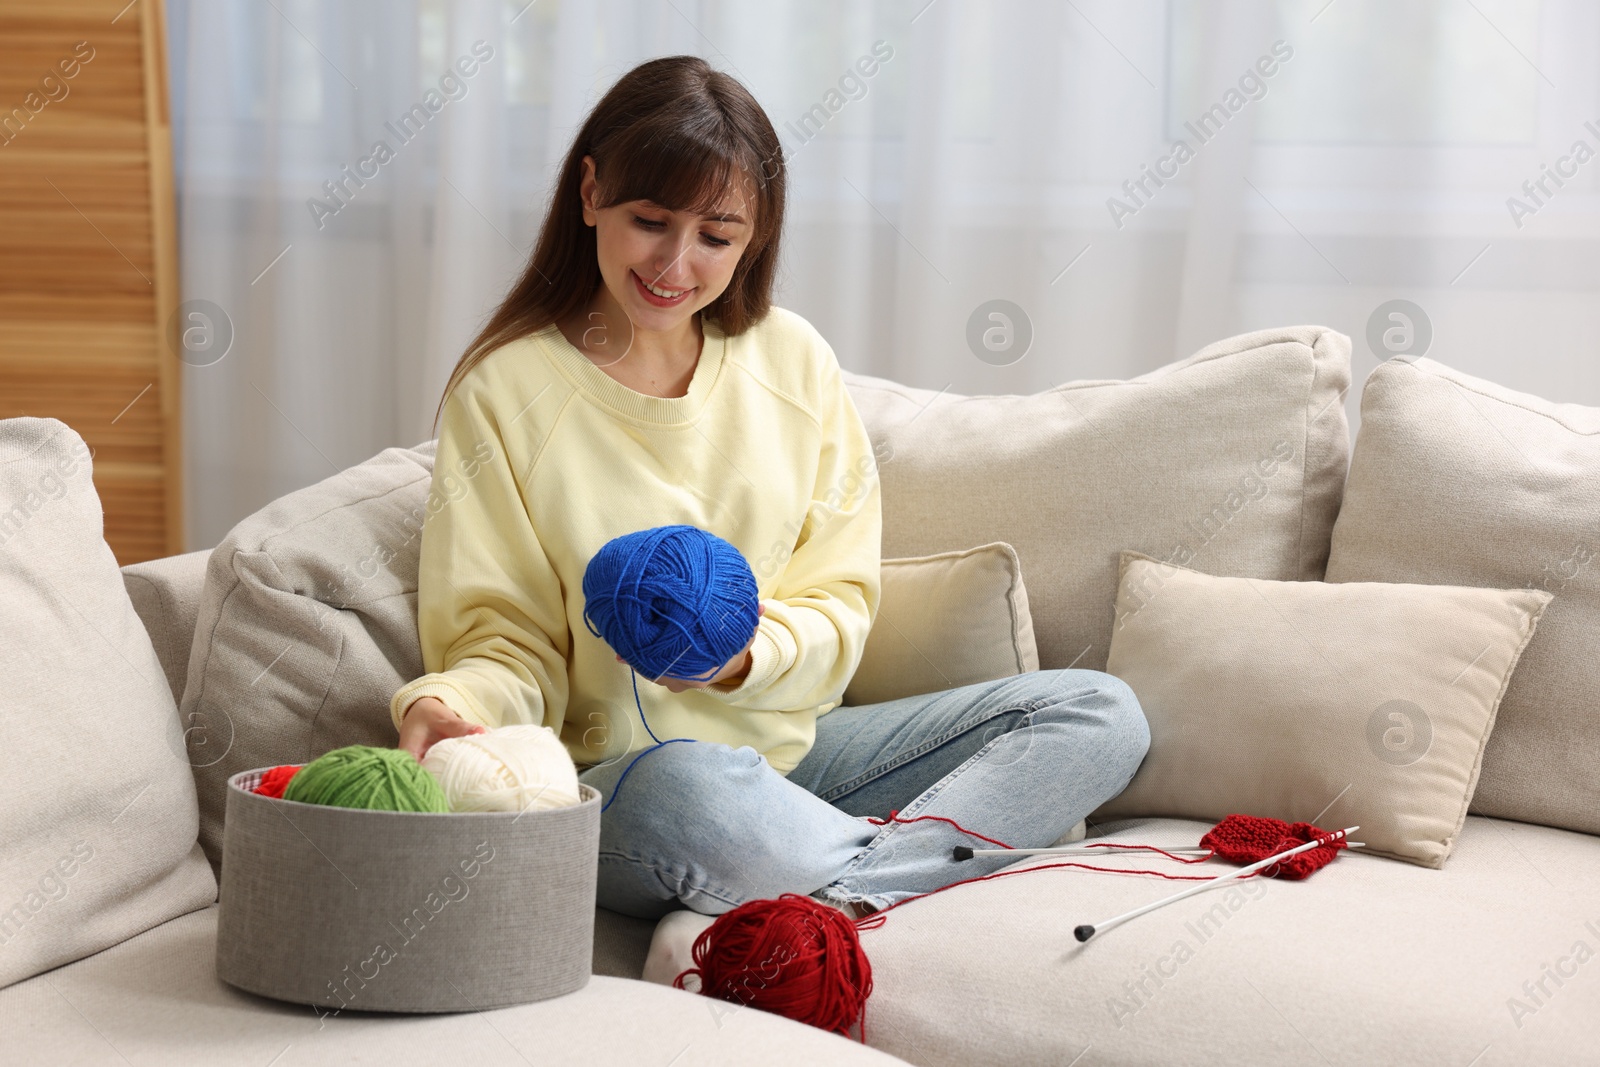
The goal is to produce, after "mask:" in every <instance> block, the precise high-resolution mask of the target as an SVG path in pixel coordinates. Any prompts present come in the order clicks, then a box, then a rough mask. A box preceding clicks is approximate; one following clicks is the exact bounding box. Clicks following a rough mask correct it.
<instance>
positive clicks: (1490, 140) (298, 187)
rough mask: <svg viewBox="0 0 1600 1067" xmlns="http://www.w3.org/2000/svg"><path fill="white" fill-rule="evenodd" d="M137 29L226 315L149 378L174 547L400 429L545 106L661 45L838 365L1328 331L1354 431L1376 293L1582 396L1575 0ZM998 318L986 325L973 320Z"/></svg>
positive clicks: (494, 231) (521, 253)
mask: <svg viewBox="0 0 1600 1067" xmlns="http://www.w3.org/2000/svg"><path fill="white" fill-rule="evenodd" d="M168 11H169V21H170V33H171V35H172V38H173V40H172V45H171V48H170V55H171V56H172V64H173V72H172V74H173V105H174V121H175V127H176V131H177V151H178V161H177V162H178V173H179V193H180V211H179V218H180V231H181V246H182V263H183V287H184V297H185V299H186V300H197V301H208V302H210V304H211V305H214V307H215V308H216V309H220V314H223V315H226V316H227V319H228V322H229V323H231V327H232V332H233V343H232V347H231V349H230V350H229V351H228V353H227V355H226V356H224V357H223V358H221V359H217V360H214V361H209V357H208V359H207V360H201V359H192V360H191V363H192V364H193V365H191V366H189V367H187V368H186V371H185V373H186V378H185V406H186V434H187V438H186V439H187V452H188V462H189V467H188V475H189V480H188V502H189V516H190V518H189V529H188V536H189V541H190V544H191V545H192V546H194V547H204V546H208V545H212V544H215V543H216V542H217V541H218V540H219V539H220V538H221V537H222V536H223V535H224V534H225V533H226V532H227V530H228V528H229V527H230V526H231V525H232V524H233V523H234V522H236V521H238V520H239V519H240V518H242V517H243V516H244V515H246V514H248V513H249V512H250V511H252V510H254V509H256V508H259V507H261V506H262V505H264V504H266V503H267V502H269V501H270V500H272V499H273V498H274V497H276V496H278V495H281V494H283V493H286V492H289V491H291V490H293V489H296V488H299V487H301V486H304V485H307V484H310V483H311V482H313V481H316V480H318V479H320V478H323V477H326V476H327V475H329V474H331V473H333V472H335V471H337V470H340V469H343V468H344V467H346V466H349V465H351V464H353V463H357V462H360V461H361V460H363V459H365V458H367V457H368V456H370V455H372V454H373V453H375V452H377V451H378V450H380V449H382V448H384V447H387V446H389V445H396V444H399V445H409V444H414V443H416V442H418V441H421V440H424V439H426V438H427V437H428V436H429V435H430V432H431V431H430V426H431V421H432V417H433V413H434V408H435V406H436V404H437V402H438V399H439V391H440V389H441V388H442V386H443V383H444V381H445V379H446V377H447V375H448V373H449V370H450V368H451V367H452V366H453V365H454V363H455V361H456V359H457V358H458V357H459V355H460V354H461V350H462V348H463V347H464V345H465V344H466V342H467V341H468V340H469V339H470V337H471V336H472V334H473V333H474V332H475V330H476V328H477V326H478V325H479V323H480V322H481V321H482V320H483V318H484V317H485V316H486V315H487V314H488V313H489V311H490V310H491V309H492V308H493V307H494V306H495V304H496V303H497V302H498V301H499V299H500V297H501V295H502V294H503V292H504V289H505V287H506V286H507V284H508V283H509V282H510V280H511V279H512V277H513V276H514V275H515V274H516V273H517V271H518V270H519V269H520V267H521V266H522V264H523V263H524V262H525V260H526V257H527V254H528V252H529V251H530V250H531V247H532V243H533V240H534V238H535V235H536V233H537V228H538V223H539V220H540V218H541V216H542V212H543V206H544V196H545V193H546V188H547V183H548V180H549V177H550V175H551V173H552V171H553V169H554V167H555V165H556V163H557V162H558V161H559V159H560V158H561V156H562V154H563V153H564V152H565V150H566V148H567V145H568V143H569V139H570V137H571V135H572V132H573V130H574V129H575V127H576V125H577V123H578V122H579V121H580V120H581V118H582V116H583V115H584V113H585V111H586V110H587V108H588V107H589V106H590V104H591V103H592V102H593V101H594V100H595V99H597V98H598V96H599V94H600V93H602V92H603V91H604V90H605V89H606V88H607V87H608V86H609V85H610V84H611V83H612V82H613V81H614V80H615V79H616V78H617V77H618V76H619V75H620V74H622V73H623V72H624V71H626V70H627V69H628V68H630V67H631V66H633V65H634V64H635V63H637V62H640V61H642V60H644V59H646V58H649V57H652V56H656V55H663V54H671V53H683V52H690V53H696V54H700V55H703V56H705V57H706V58H707V59H709V60H710V61H711V62H712V63H713V64H715V65H717V66H719V67H721V68H722V69H725V70H727V71H728V72H730V73H732V74H734V75H735V76H736V77H739V78H740V79H742V80H743V81H744V82H745V84H746V85H748V86H749V87H750V89H751V90H752V92H753V93H754V94H755V96H756V97H757V99H759V100H760V101H761V102H762V104H763V106H765V107H766V108H767V110H768V113H769V114H770V115H771V117H772V119H773V123H774V125H775V126H776V127H777V129H778V130H779V133H780V136H781V137H782V138H783V140H784V143H785V146H786V148H787V150H788V153H789V165H790V173H791V200H790V223H789V226H788V230H787V233H786V235H785V241H786V250H785V255H784V265H783V270H782V272H781V277H780V292H779V303H781V304H782V305H784V306H786V307H789V308H792V309H794V310H795V311H798V312H799V313H800V314H802V315H805V316H806V317H807V318H808V319H810V320H811V321H812V322H813V323H814V324H816V326H817V327H818V328H819V329H820V330H821V331H822V333H823V335H824V336H825V337H827V338H828V339H829V341H830V342H831V343H832V344H833V346H834V348H835V350H836V351H837V352H838V354H839V358H840V361H841V362H842V363H843V364H844V365H845V366H846V367H848V368H850V369H852V370H857V371H861V372H864V373H870V374H877V375H882V376H885V377H890V378H895V379H897V380H900V381H903V382H906V383H908V384H914V385H918V386H923V387H926V388H930V389H944V388H949V389H950V390H952V391H954V392H965V393H974V392H988V393H996V392H1030V391H1034V390H1038V389H1044V388H1048V387H1050V386H1052V385H1055V384H1058V383H1060V382H1063V381H1067V380H1071V379H1079V378H1113V377H1124V376H1127V375H1132V374H1137V373H1141V372H1143V371H1145V370H1148V369H1151V368H1153V367H1156V366H1159V365H1160V364H1162V363H1165V362H1167V361H1169V360H1171V359H1174V358H1178V357H1180V356H1183V355H1187V354H1189V353H1190V352H1192V351H1193V350H1194V349H1196V348H1198V347H1199V346H1201V345H1203V344H1205V343H1206V342H1208V341H1211V340H1215V339H1217V338H1219V337H1223V336H1226V335H1228V334H1230V333H1235V332H1239V331H1243V330H1248V329H1256V328H1260V327H1265V326H1273V325H1283V324H1290V323H1300V322H1317V323H1322V324H1325V325H1328V326H1332V327H1334V328H1336V329H1339V330H1342V331H1344V332H1346V333H1348V334H1350V335H1351V336H1352V338H1353V339H1354V340H1355V357H1354V359H1355V368H1356V382H1357V387H1356V388H1354V389H1352V390H1351V394H1350V396H1349V397H1348V398H1347V407H1348V409H1349V410H1350V411H1351V414H1352V417H1354V416H1355V413H1356V404H1357V398H1358V396H1359V384H1360V381H1361V380H1362V378H1364V376H1365V374H1366V373H1367V372H1368V371H1370V369H1371V368H1372V367H1373V366H1375V365H1376V362H1377V359H1378V358H1379V357H1378V356H1377V355H1375V354H1374V353H1373V351H1372V350H1371V349H1370V348H1369V346H1368V342H1367V340H1366V337H1367V328H1368V321H1369V319H1372V318H1373V315H1374V313H1375V312H1376V311H1378V310H1379V309H1380V308H1381V307H1382V306H1383V305H1385V304H1386V303H1387V302H1388V301H1391V300H1396V299H1404V300H1408V301H1411V302H1412V303H1413V304H1414V305H1416V306H1417V307H1418V308H1420V309H1421V311H1422V314H1423V315H1424V316H1426V322H1427V325H1428V327H1429V332H1430V333H1431V341H1430V346H1429V348H1428V351H1427V354H1428V355H1429V356H1430V357H1432V358H1435V359H1439V360H1441V361H1444V362H1448V363H1452V364H1454V365H1456V366H1459V367H1461V368H1463V369H1464V370H1467V371H1468V372H1470V373H1474V374H1479V375H1481V376H1484V377H1487V378H1491V379H1494V380H1497V381H1500V382H1503V383H1505V384H1507V385H1510V386H1512V387H1514V388H1519V389H1524V390H1527V391H1530V392H1537V393H1541V394H1544V395H1547V396H1551V397H1554V398H1556V399H1562V400H1571V401H1575V402H1581V403H1589V404H1595V403H1600V361H1597V360H1596V358H1595V355H1596V352H1595V342H1594V338H1595V337H1596V335H1597V333H1600V329H1597V327H1600V322H1596V318H1597V308H1600V305H1597V302H1596V301H1595V299H1594V296H1595V289H1596V287H1597V283H1600V257H1597V256H1596V251H1597V244H1596V242H1597V238H1600V198H1597V196H1596V175H1597V174H1600V159H1597V160H1591V159H1589V158H1588V156H1584V154H1583V152H1580V151H1578V149H1577V143H1578V142H1580V141H1581V142H1584V143H1585V144H1586V145H1587V146H1588V153H1589V155H1591V156H1592V155H1593V154H1594V153H1595V152H1596V151H1600V84H1597V73H1596V68H1597V65H1596V64H1595V63H1594V61H1593V60H1594V57H1595V55H1596V54H1597V47H1596V46H1597V45H1600V7H1597V6H1596V5H1594V4H1588V3H1583V2H1581V0H1545V2H1543V3H1541V2H1539V0H1472V2H1470V3H1468V2H1462V3H1459V4H1457V3H1437V4H1393V3H1387V2H1385V0H1332V2H1331V3H1330V2H1329V0H1303V2H1302V0H1281V2H1280V0H1221V2H1206V3H1200V2H1191V0H1171V2H1166V0H1035V2H1030V0H1000V2H993V0H932V2H929V0H879V2H861V0H833V2H827V0H803V2H802V0H763V2H752V0H721V2H717V0H698V2H697V0H536V2H534V3H531V4H530V3H527V0H505V2H499V0H381V2H380V0H366V2H359V0H342V2H337V3H335V2H331V0H330V2H319V0H206V2H204V3H191V2H189V0H168ZM477 42H481V44H477ZM1275 42H1281V43H1278V44H1276V45H1275ZM475 45H476V48H477V51H476V52H475V51H474V48H475ZM458 63H459V64H460V65H458ZM858 64H859V66H858ZM468 69H471V70H472V73H471V74H470V75H468V74H466V73H463V72H464V71H466V70H468ZM1269 69H1270V71H1271V72H1270V73H1265V72H1266V71H1268V70H1269ZM869 70H870V71H871V73H870V75H868V74H865V73H862V72H863V71H869ZM1252 72H1254V74H1252ZM442 79H443V80H442ZM430 92H431V93H432V94H433V95H432V96H430V95H429V94H430ZM430 104H432V105H433V109H430ZM416 105H421V111H420V112H419V111H415V110H414V107H415V106H416ZM407 115H410V116H411V120H410V124H409V125H406V124H404V123H402V121H401V120H402V118H403V117H404V116H407ZM1207 116H1209V120H1207V119H1206V117H1207ZM1586 123H1587V124H1588V125H1586ZM1195 124H1199V125H1198V127H1196V126H1195ZM1196 128H1197V129H1198V130H1199V133H1196V132H1194V130H1195V129H1196ZM400 134H404V135H405V136H400ZM1202 134H1203V135H1204V136H1201V135H1202ZM1178 139H1182V140H1183V141H1185V142H1186V144H1187V145H1188V146H1189V148H1190V150H1191V154H1190V156H1187V157H1184V158H1182V159H1181V160H1180V159H1177V158H1175V153H1174V147H1175V142H1176V141H1177V140H1178ZM380 141H381V142H384V143H385V144H386V145H387V147H388V149H389V150H390V157H389V158H384V159H379V158H376V157H375V156H374V154H373V153H374V147H375V145H376V143H377V142H380ZM1580 156H1582V157H1583V158H1582V159H1579V158H1578V157H1580ZM1563 160H1565V162H1563ZM346 168H348V169H346ZM1545 168H1552V170H1546V169H1545ZM1555 172H1559V174H1558V177H1559V184H1558V183H1557V181H1556V180H1555V179H1554V178H1551V177H1550V176H1549V174H1551V173H1555ZM1162 173H1165V174H1166V175H1168V176H1167V177H1165V178H1161V181H1160V184H1157V182H1156V179H1155V178H1153V177H1151V175H1152V174H1154V175H1156V177H1160V174H1162ZM351 174H353V175H354V176H355V177H354V178H352V177H350V175H351ZM363 175H365V176H363ZM356 179H360V180H359V181H357V180H356ZM330 182H332V183H336V184H340V185H342V190H340V191H339V192H338V194H337V195H336V196H335V195H330V192H329V189H328V187H327V186H326V185H325V183H330ZM1524 182H1529V183H1530V187H1531V189H1532V192H1529V191H1528V190H1526V189H1524V186H1523V183H1524ZM1124 183H1127V184H1126V185H1125V184H1124ZM1512 198H1516V199H1517V200H1518V201H1519V202H1520V203H1521V204H1522V205H1523V208H1522V209H1519V208H1516V207H1515V206H1514V205H1513V204H1512V203H1511V200H1512ZM317 201H320V202H321V203H322V205H323V206H322V207H321V208H317V207H316V206H315V202H317ZM1119 205H1120V206H1119ZM995 300H1002V301H1007V302H1009V304H1010V305H1012V308H1011V309H1009V310H1007V311H1006V312H1005V314H1006V315H1007V318H1005V319H991V318H989V317H988V316H987V310H988V309H987V308H984V309H983V310H982V311H981V312H980V308H982V306H983V305H986V304H987V302H989V301H995ZM1019 312H1020V314H1019ZM211 314H213V315H215V314H217V312H216V311H213V312H211ZM1384 321H1386V322H1387V321H1388V320H1387V319H1385V320H1384ZM986 330H987V331H991V332H990V333H989V335H988V336H989V339H990V342H991V343H993V344H999V345H1002V346H1003V345H1004V343H1005V342H1006V341H1007V339H1008V338H1009V341H1010V343H1011V345H1012V347H1011V348H1009V349H1002V350H1001V351H992V350H990V349H987V348H985V347H984V345H983V344H982V337H983V335H984V331H986ZM1008 331H1009V332H1008ZM1029 335H1031V341H1030V342H1029V345H1028V348H1027V351H1026V354H1025V355H1021V356H1020V358H1018V353H1019V352H1020V351H1021V348H1020V346H1021V343H1022V341H1023V339H1024V338H1025V337H1028V336H1029ZM973 338H976V339H977V340H978V342H979V343H977V344H976V345H974V344H973V343H972V339H973ZM1387 354H1389V353H1387V352H1384V353H1382V355H1387ZM202 364H204V365H202Z"/></svg>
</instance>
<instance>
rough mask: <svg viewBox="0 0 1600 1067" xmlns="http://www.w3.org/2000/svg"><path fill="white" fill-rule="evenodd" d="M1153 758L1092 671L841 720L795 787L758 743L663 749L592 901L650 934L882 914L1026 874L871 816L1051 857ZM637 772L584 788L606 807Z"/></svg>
mask: <svg viewBox="0 0 1600 1067" xmlns="http://www.w3.org/2000/svg"><path fill="white" fill-rule="evenodd" d="M663 740H665V739H663ZM1149 745H1150V730H1149V726H1148V725H1147V724H1146V722H1145V718H1144V713H1143V712H1142V711H1141V710H1140V708H1139V702H1138V700H1137V699H1136V698H1135V697H1134V695H1133V691H1132V690H1131V689H1129V688H1128V686H1127V684H1126V683H1124V682H1123V681H1121V680H1120V679H1118V678H1115V677H1113V676H1111V675H1109V674H1105V673H1103V672H1101V671H1091V670H1042V671H1030V672H1028V673H1026V674H1021V675H1017V676H1015V677H1012V678H1005V679H1001V680H999V681H993V682H980V683H977V684H974V685H966V686H960V687H957V688H954V689H947V690H944V691H942V692H937V693H927V694H924V695H921V696H914V697H905V698H903V699H900V700H890V701H886V702H884V703H881V704H864V705H860V706H858V707H838V708H835V709H834V710H833V711H831V712H829V713H827V714H825V715H823V716H821V717H820V718H818V719H817V732H816V741H815V743H814V744H813V746H812V748H811V750H810V752H808V753H807V754H806V756H805V758H804V759H802V760H801V761H800V763H799V764H798V765H797V766H796V767H795V768H794V769H793V770H792V771H790V772H789V774H788V776H787V777H785V776H784V775H782V774H779V773H778V772H777V771H775V770H773V768H772V766H771V765H770V764H768V763H767V760H766V757H764V756H762V755H761V754H760V753H758V752H757V751H756V750H755V749H753V748H751V747H750V746H748V745H743V746H740V747H739V748H732V747H730V746H728V745H724V744H719V743H716V742H708V741H693V742H688V743H674V744H668V745H664V746H663V747H661V748H659V749H657V750H655V751H652V752H650V753H649V754H648V755H646V756H645V757H644V758H643V759H640V760H639V761H638V763H637V764H634V765H633V770H632V771H631V773H629V774H628V777H627V780H626V781H624V782H623V783H622V788H621V790H620V791H619V792H618V793H617V795H616V799H615V801H613V802H612V803H611V805H610V807H609V808H607V809H606V811H605V813H604V814H603V815H602V816H601V820H600V867H599V881H598V888H597V894H598V902H599V904H600V905H601V906H602V907H605V908H609V909H611V910H612V911H618V912H622V913H623V914H625V915H633V916H638V917H640V918H646V919H655V918H660V917H661V916H663V915H665V914H666V913H667V912H669V911H674V910H676V909H678V908H680V907H684V906H687V907H689V908H693V909H694V910H695V911H698V912H703V913H705V914H707V915H720V914H722V913H723V912H726V911H731V910H732V909H734V908H736V907H738V906H739V905H740V904H743V903H745V902H746V901H748V900H758V899H763V898H771V897H776V896H778V895H779V894H780V893H786V892H789V893H806V894H811V893H817V895H819V896H823V897H826V898H828V899H830V900H836V901H866V902H868V903H869V904H870V905H872V906H873V907H874V908H878V909H881V908H886V907H888V906H889V905H890V904H893V903H895V902H897V901H899V900H903V899H905V898H907V897H912V896H916V895H918V894H920V893H928V892H931V891H933V890H935V889H939V888H942V887H943V886H946V885H949V884H950V883H951V882H956V881H960V880H961V879H964V878H972V877H975V876H977V875H981V874H989V873H991V872H993V871H996V870H999V869H1000V868H1001V867H1005V866H1008V865H1009V864H1010V863H1012V862H1015V861H1014V860H1013V859H1012V858H1010V857H1007V856H978V857H975V858H973V859H970V860H964V861H958V860H956V859H955V858H954V856H953V849H954V847H955V846H956V845H972V846H974V847H979V848H983V847H994V846H992V845H987V844H986V842H984V841H982V840H980V839H978V838H975V837H972V836H970V835H968V834H965V833H962V832H961V831H960V830H958V829H956V828H955V827H954V826H951V825H950V824H949V823H945V822H939V821H937V820H932V819H929V820H924V821H922V822H914V823H897V822H889V823H887V824H885V825H882V826H879V825H876V824H873V823H870V822H868V821H867V817H868V816H875V817H877V818H880V819H885V818H888V816H889V813H890V812H891V811H898V812H899V813H900V818H902V819H910V818H913V817H915V816H918V815H939V816H943V817H945V818H948V819H954V820H955V821H956V822H957V823H960V824H961V826H963V827H966V828H967V829H969V830H972V831H975V832H976V833H979V834H983V835H985V836H987V837H992V838H995V839H997V840H999V841H1003V842H1005V843H1006V844H1008V845H1010V846H1012V847H1013V848H1038V847H1043V846H1048V845H1051V844H1054V843H1055V842H1056V841H1057V840H1059V839H1060V838H1061V837H1062V836H1063V835H1064V834H1066V832H1067V831H1068V830H1070V829H1072V827H1074V826H1076V825H1077V823H1078V821H1079V820H1080V819H1082V818H1084V816H1086V815H1088V814H1089V813H1090V812H1091V811H1093V810H1094V809H1095V808H1097V807H1099V806H1100V805H1101V804H1103V803H1105V802H1106V801H1107V800H1110V799H1111V798H1112V797H1114V796H1116V795H1117V794H1118V793H1120V792H1122V790H1123V789H1124V788H1125V787H1126V786H1127V784H1128V781H1129V780H1130V779H1131V778H1132V777H1133V774H1134V772H1135V771H1136V770H1138V769H1139V764H1140V762H1141V761H1142V760H1143V759H1144V754H1145V750H1146V749H1147V748H1149ZM632 761H633V756H632V755H630V756H629V757H628V758H627V759H622V760H617V761H615V762H612V763H604V764H600V765H598V766H595V767H591V768H589V769H588V770H586V771H584V772H583V773H582V774H581V775H580V776H579V778H580V780H581V781H583V782H585V783H587V784H588V785H592V786H594V787H595V788H596V789H597V790H599V791H600V796H601V799H602V801H611V800H612V790H613V789H614V788H615V787H616V785H617V781H618V779H619V778H620V777H621V776H622V774H623V772H624V770H626V768H627V767H628V765H629V764H630V763H632ZM819 890H820V891H821V892H820V893H819V892H818V891H819Z"/></svg>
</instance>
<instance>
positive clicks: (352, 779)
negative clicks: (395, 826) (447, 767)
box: [283, 745, 450, 811]
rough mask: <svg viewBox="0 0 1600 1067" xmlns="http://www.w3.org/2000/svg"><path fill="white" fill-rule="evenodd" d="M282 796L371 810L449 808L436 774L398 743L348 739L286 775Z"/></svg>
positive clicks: (301, 801) (444, 809) (290, 798)
mask: <svg viewBox="0 0 1600 1067" xmlns="http://www.w3.org/2000/svg"><path fill="white" fill-rule="evenodd" d="M283 799H285V800H298V801H299V802H300V803H302V804H326V805H328V806H330V807H335V808H366V809H368V810H370V811H449V810H450V802H449V801H448V800H447V799H446V798H445V795H444V788H443V787H442V786H440V785H439V780H438V779H437V778H435V777H434V776H433V775H431V774H429V773H428V772H427V771H425V770H423V769H422V764H420V763H418V762H417V761H416V759H415V758H413V757H412V755H411V753H409V752H406V751H404V750H402V749H398V748H374V747H372V746H370V745H346V746H345V747H344V748H336V749H334V750H333V751H332V752H329V753H327V754H326V755H323V756H319V757H318V758H316V759H314V760H312V761H311V762H310V763H308V764H306V765H305V766H304V767H302V768H300V771H299V773H298V774H296V775H295V776H294V777H293V778H291V779H289V787H288V788H287V789H285V790H284V791H283Z"/></svg>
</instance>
